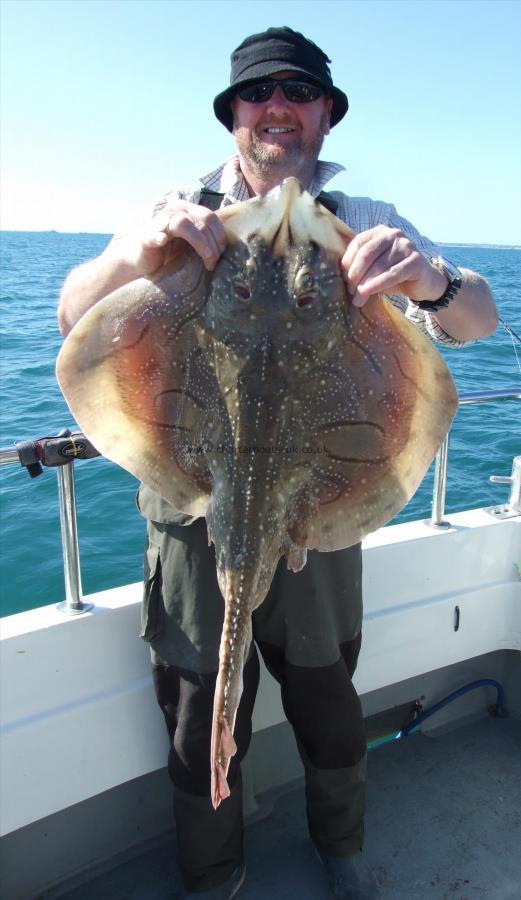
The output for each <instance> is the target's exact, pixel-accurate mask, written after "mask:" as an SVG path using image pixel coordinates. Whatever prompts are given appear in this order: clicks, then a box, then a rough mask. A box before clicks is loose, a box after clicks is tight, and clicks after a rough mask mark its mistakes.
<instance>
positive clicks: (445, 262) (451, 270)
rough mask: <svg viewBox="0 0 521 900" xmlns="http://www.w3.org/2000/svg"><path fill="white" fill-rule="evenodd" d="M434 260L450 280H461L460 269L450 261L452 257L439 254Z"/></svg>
mask: <svg viewBox="0 0 521 900" xmlns="http://www.w3.org/2000/svg"><path fill="white" fill-rule="evenodd" d="M432 262H433V263H434V265H435V266H436V265H437V266H438V267H439V268H440V269H443V270H444V272H445V274H446V276H447V278H448V279H449V280H450V281H456V280H459V281H460V280H461V272H460V270H459V269H458V267H457V266H455V265H454V263H452V262H451V261H450V259H446V258H445V256H437V257H436V258H435V259H433V260H432Z"/></svg>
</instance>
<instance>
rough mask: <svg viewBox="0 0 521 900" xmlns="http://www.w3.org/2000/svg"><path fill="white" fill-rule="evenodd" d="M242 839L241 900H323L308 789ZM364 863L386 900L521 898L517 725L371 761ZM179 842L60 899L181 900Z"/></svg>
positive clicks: (471, 725)
mask: <svg viewBox="0 0 521 900" xmlns="http://www.w3.org/2000/svg"><path fill="white" fill-rule="evenodd" d="M263 799H264V801H265V804H263V806H265V808H267V809H269V808H270V807H273V809H272V812H271V813H270V814H269V815H268V816H266V817H264V818H263V819H261V820H259V821H256V822H250V823H249V824H248V826H247V829H246V840H245V852H246V861H247V872H246V881H245V883H244V885H243V887H242V888H241V890H240V891H239V893H238V895H237V896H238V897H239V898H241V900H266V898H268V897H269V898H270V900H290V898H291V900H294V898H295V897H298V898H299V900H326V898H327V896H328V895H327V890H326V888H325V886H324V882H323V875H322V870H321V866H320V863H319V862H318V861H317V859H316V857H315V855H314V853H313V851H312V849H311V845H310V842H309V839H308V837H307V831H306V821H305V810H304V796H303V789H302V782H299V783H293V785H292V786H291V787H290V788H289V789H288V790H286V791H284V792H280V791H279V792H278V793H277V794H276V795H272V796H271V797H270V796H266V797H264V798H263ZM366 835H367V836H366V845H365V850H364V856H365V859H366V860H367V862H368V863H369V865H370V866H371V867H372V868H373V870H374V872H375V874H376V876H377V878H378V881H379V883H380V886H381V891H382V897H383V898H384V900H424V898H429V900H442V898H444V900H519V898H521V721H520V720H519V719H514V718H510V719H509V718H506V719H494V718H488V717H483V718H479V719H474V720H472V721H468V722H466V723H464V724H460V725H459V726H458V727H457V728H452V729H451V730H448V729H447V728H445V729H443V728H441V729H440V730H438V731H430V732H429V733H428V734H417V735H411V736H410V737H408V738H406V739H405V740H402V741H397V742H394V743H391V744H387V745H384V746H382V747H379V748H378V749H376V750H373V751H371V753H370V754H369V782H368V798H367V817H366ZM181 895H182V893H181V886H180V880H179V875H178V871H177V867H176V863H175V854H174V849H173V837H172V836H171V835H170V836H168V837H166V838H165V839H163V840H162V841H161V842H160V843H156V844H155V845H154V846H153V847H151V848H148V850H147V851H146V852H144V853H141V854H139V855H134V856H133V857H131V858H127V859H125V860H124V861H120V864H119V865H117V866H116V867H115V868H112V869H110V870H108V871H105V872H104V873H101V874H100V873H98V875H97V876H96V877H95V878H93V879H91V880H90V881H89V882H88V883H83V884H82V885H81V886H77V887H75V888H74V889H70V888H69V889H68V890H67V892H66V893H63V892H62V893H56V892H53V893H52V895H51V894H46V895H45V896H46V897H51V896H53V897H56V898H57V897H61V898H63V900H92V898H96V900H175V898H179V897H180V896H181Z"/></svg>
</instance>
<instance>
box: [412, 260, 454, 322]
mask: <svg viewBox="0 0 521 900" xmlns="http://www.w3.org/2000/svg"><path fill="white" fill-rule="evenodd" d="M429 262H430V263H431V265H433V266H435V267H436V268H437V269H439V270H440V272H443V274H444V275H445V276H446V278H448V279H449V283H448V286H447V288H446V290H445V291H444V292H443V294H442V295H441V297H438V299H437V300H414V301H413V302H414V303H415V304H416V305H417V306H419V307H420V309H425V310H430V311H431V312H435V311H436V310H438V309H446V308H447V306H448V305H449V303H450V301H451V300H453V299H454V297H455V296H456V294H457V293H458V291H459V290H460V288H461V285H462V277H461V272H460V271H459V269H458V268H457V266H455V265H454V264H453V263H451V262H449V260H446V259H444V257H443V256H435V257H430V258H429Z"/></svg>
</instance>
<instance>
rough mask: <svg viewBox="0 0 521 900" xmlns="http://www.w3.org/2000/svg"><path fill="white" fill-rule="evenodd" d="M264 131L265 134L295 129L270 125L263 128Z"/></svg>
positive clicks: (285, 132)
mask: <svg viewBox="0 0 521 900" xmlns="http://www.w3.org/2000/svg"><path fill="white" fill-rule="evenodd" d="M264 131H265V133H266V134H290V133H291V132H292V131H295V129H294V128H275V127H270V128H265V129H264Z"/></svg>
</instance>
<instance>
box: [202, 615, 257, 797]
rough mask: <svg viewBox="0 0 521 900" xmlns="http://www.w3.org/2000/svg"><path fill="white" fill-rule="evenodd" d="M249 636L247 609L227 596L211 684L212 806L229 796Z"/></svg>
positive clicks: (249, 627) (250, 629)
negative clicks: (212, 695) (217, 655)
mask: <svg viewBox="0 0 521 900" xmlns="http://www.w3.org/2000/svg"><path fill="white" fill-rule="evenodd" d="M251 637H252V626H251V612H250V610H249V608H248V607H247V606H245V607H244V606H242V604H239V603H237V602H236V601H235V602H234V601H233V600H227V601H226V603H225V614H224V626H223V633H222V637H221V646H220V650H219V673H218V675H217V683H216V685H215V696H214V705H213V719H212V741H211V753H210V766H211V779H212V780H211V798H212V805H213V808H214V809H217V807H218V806H219V805H220V803H221V801H222V800H226V798H227V797H229V796H230V788H229V787H228V782H227V775H228V770H229V768H230V761H231V758H232V756H235V754H236V752H237V745H236V743H235V740H234V738H233V731H234V728H235V720H236V718H237V709H238V707H239V703H240V699H241V694H242V688H243V681H242V670H243V667H244V663H245V661H246V656H247V653H248V650H249V647H250V643H251Z"/></svg>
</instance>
